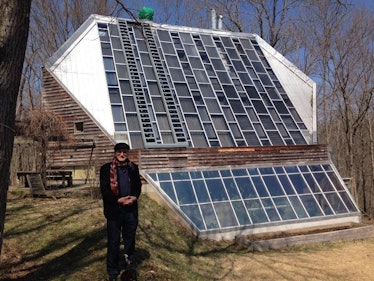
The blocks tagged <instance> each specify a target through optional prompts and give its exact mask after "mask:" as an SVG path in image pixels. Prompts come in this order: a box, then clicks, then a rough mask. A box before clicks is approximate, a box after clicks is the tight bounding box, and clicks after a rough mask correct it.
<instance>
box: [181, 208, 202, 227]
mask: <svg viewBox="0 0 374 281" xmlns="http://www.w3.org/2000/svg"><path fill="white" fill-rule="evenodd" d="M181 210H182V212H183V213H184V214H185V215H186V216H187V217H188V218H189V219H190V220H191V221H192V223H193V224H194V225H195V226H196V227H197V228H198V229H199V230H205V226H204V222H203V218H202V217H201V214H200V211H199V207H198V206H197V205H189V206H181Z"/></svg>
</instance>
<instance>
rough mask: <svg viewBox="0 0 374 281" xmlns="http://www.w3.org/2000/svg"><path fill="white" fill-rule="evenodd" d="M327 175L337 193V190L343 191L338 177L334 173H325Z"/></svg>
mask: <svg viewBox="0 0 374 281" xmlns="http://www.w3.org/2000/svg"><path fill="white" fill-rule="evenodd" d="M327 175H328V176H329V178H330V180H331V181H332V183H333V184H334V186H335V188H336V190H338V191H339V190H344V187H343V185H342V184H341V182H340V181H339V179H338V177H337V176H336V175H335V173H334V172H327Z"/></svg>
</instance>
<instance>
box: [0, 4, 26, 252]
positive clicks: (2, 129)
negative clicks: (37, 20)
mask: <svg viewBox="0 0 374 281" xmlns="http://www.w3.org/2000/svg"><path fill="white" fill-rule="evenodd" d="M30 5H31V0H3V1H0V13H1V18H0V254H1V248H2V244H3V233H4V220H5V212H6V201H7V192H8V188H9V167H10V160H11V159H12V152H13V142H14V124H15V112H16V104H17V96H18V88H19V85H20V79H21V74H22V64H23V60H24V57H25V49H26V44H27V35H28V29H29V15H30Z"/></svg>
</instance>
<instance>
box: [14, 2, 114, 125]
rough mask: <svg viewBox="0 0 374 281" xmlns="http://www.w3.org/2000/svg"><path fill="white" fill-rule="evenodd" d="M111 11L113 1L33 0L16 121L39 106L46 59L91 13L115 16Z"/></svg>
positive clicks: (112, 9) (112, 10)
mask: <svg viewBox="0 0 374 281" xmlns="http://www.w3.org/2000/svg"><path fill="white" fill-rule="evenodd" d="M115 9H116V3H115V1H114V0H113V1H109V0H108V1H102V0H95V1H92V0H76V1H71V0H64V1H59V0H52V1H51V0H34V1H33V4H32V6H31V16H30V32H29V42H28V46H27V52H26V59H25V65H24V69H23V75H22V81H21V89H20V91H21V94H20V99H19V102H18V110H17V114H18V117H19V118H22V117H24V116H25V115H26V116H28V115H29V114H30V111H32V110H34V109H36V108H38V107H39V106H40V104H41V83H40V81H42V77H41V75H42V72H41V68H42V66H43V65H44V64H45V62H46V60H47V59H48V58H49V57H51V56H52V55H53V53H54V52H55V51H56V50H57V49H58V48H59V47H60V46H61V45H62V44H63V43H64V42H65V41H66V40H67V39H68V38H69V37H70V36H71V35H72V34H73V33H74V32H75V31H76V30H77V29H78V28H79V27H80V26H81V25H82V23H83V22H84V21H85V20H86V19H87V18H88V17H89V16H90V15H91V14H101V15H110V14H113V13H115Z"/></svg>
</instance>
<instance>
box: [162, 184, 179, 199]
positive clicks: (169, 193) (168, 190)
mask: <svg viewBox="0 0 374 281" xmlns="http://www.w3.org/2000/svg"><path fill="white" fill-rule="evenodd" d="M160 187H161V189H162V190H163V191H164V192H165V193H166V194H167V196H169V198H170V199H171V200H172V201H173V202H174V203H175V204H177V200H176V198H175V193H174V188H173V185H172V184H171V182H161V183H160Z"/></svg>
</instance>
